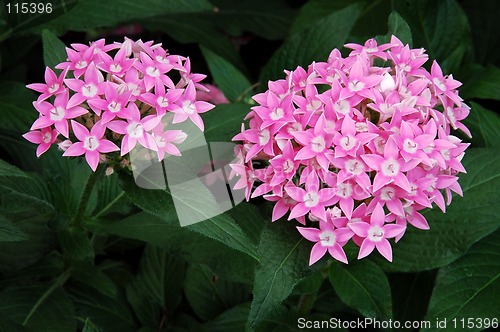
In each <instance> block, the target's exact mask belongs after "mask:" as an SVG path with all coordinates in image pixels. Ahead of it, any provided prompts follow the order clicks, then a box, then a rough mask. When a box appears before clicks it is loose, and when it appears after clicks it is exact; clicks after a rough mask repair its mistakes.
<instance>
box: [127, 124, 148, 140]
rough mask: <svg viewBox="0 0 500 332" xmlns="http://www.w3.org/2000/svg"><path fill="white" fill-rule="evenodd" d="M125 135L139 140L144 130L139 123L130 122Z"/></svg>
mask: <svg viewBox="0 0 500 332" xmlns="http://www.w3.org/2000/svg"><path fill="white" fill-rule="evenodd" d="M127 133H128V134H129V136H130V137H133V138H139V137H141V136H142V134H143V133H144V128H143V127H142V125H141V124H140V123H137V122H132V123H131V124H129V125H128V126H127Z"/></svg>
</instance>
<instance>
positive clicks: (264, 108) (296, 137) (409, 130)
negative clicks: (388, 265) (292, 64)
mask: <svg viewBox="0 0 500 332" xmlns="http://www.w3.org/2000/svg"><path fill="white" fill-rule="evenodd" d="M345 46H346V47H347V48H349V49H351V50H352V51H351V52H350V54H349V56H348V57H346V58H343V57H342V55H341V54H340V52H339V51H338V50H337V49H335V50H333V51H332V52H331V53H330V56H329V58H328V61H326V62H313V63H312V64H310V65H309V66H308V67H307V70H306V69H304V68H302V67H297V69H295V70H294V71H289V72H288V71H286V78H285V79H281V80H277V81H271V82H269V84H268V86H269V89H268V90H267V91H266V92H264V93H261V94H257V95H256V96H254V100H255V101H256V102H257V103H258V106H255V107H253V108H252V111H251V112H250V113H249V114H248V116H247V118H246V119H247V120H248V119H249V129H245V128H242V132H241V133H240V134H238V135H237V136H235V138H234V140H236V141H243V144H242V145H240V146H239V147H238V149H237V155H238V157H239V158H238V162H237V163H235V164H233V165H232V168H233V175H238V176H240V178H239V180H238V182H237V183H236V185H235V188H238V189H242V188H245V189H246V198H247V199H249V198H250V197H257V196H261V195H263V197H264V198H265V199H266V200H269V201H272V202H275V205H274V210H273V214H272V220H273V221H275V220H277V219H279V218H281V217H282V216H284V215H285V214H286V213H287V212H288V211H290V214H289V216H288V220H291V219H296V220H297V221H299V222H300V223H301V224H303V225H304V226H309V227H297V229H298V231H299V232H300V234H302V236H304V237H305V238H306V239H307V240H309V241H312V242H315V243H316V244H315V245H314V246H313V248H312V250H311V257H310V262H309V264H314V263H315V262H316V261H318V260H319V259H320V258H321V257H322V256H323V255H324V254H325V253H326V252H327V251H328V252H329V254H330V255H331V256H332V257H333V258H335V259H337V260H339V261H341V262H344V263H347V258H346V255H345V252H344V250H343V246H344V245H345V244H346V243H347V242H348V241H349V240H351V239H352V240H353V242H354V243H355V244H356V245H358V246H359V247H360V248H359V255H358V259H361V258H363V257H365V256H367V255H369V254H370V253H371V252H372V251H373V250H374V249H375V248H376V249H377V250H378V251H379V252H380V254H381V255H383V256H384V257H385V258H386V259H387V260H389V261H392V248H391V245H390V243H389V241H388V239H391V238H395V240H396V241H398V240H399V239H400V238H401V237H402V236H403V234H404V232H405V230H406V228H407V225H408V224H410V225H412V226H414V227H416V228H419V229H428V228H429V225H428V223H427V221H426V220H425V218H424V217H423V216H422V214H421V213H420V212H419V211H421V210H422V209H424V208H431V207H432V203H435V204H436V205H437V206H438V207H439V208H440V209H441V210H442V211H443V212H444V211H445V207H446V204H450V202H451V198H452V194H451V192H452V191H453V192H455V193H457V194H459V195H461V194H462V192H461V188H460V185H459V184H458V182H457V180H458V177H457V173H459V172H465V169H464V168H463V166H462V164H461V159H462V157H463V155H464V150H465V149H466V148H467V146H468V144H466V143H462V142H461V140H460V139H459V138H457V137H456V136H453V135H452V134H451V131H452V129H461V130H462V131H463V132H465V133H466V134H467V135H469V136H470V132H469V131H468V130H467V128H466V127H465V126H464V125H463V124H462V123H461V122H460V121H461V120H463V119H464V118H465V117H466V116H467V115H468V114H469V107H468V106H467V105H465V104H464V103H463V102H462V99H461V98H460V97H459V95H458V92H457V90H456V89H457V87H459V86H460V85H461V83H460V82H458V81H456V80H454V79H453V77H452V75H448V76H445V75H443V73H442V71H441V68H440V67H439V65H438V64H437V63H436V62H433V63H432V66H431V72H430V73H429V72H428V71H427V70H426V69H425V68H423V67H422V65H423V64H424V63H425V62H426V61H427V59H428V56H427V54H425V51H424V50H423V49H410V47H409V46H408V45H404V44H403V43H401V41H400V40H399V39H397V38H396V37H392V38H391V41H390V43H388V44H383V45H377V43H376V41H375V40H374V39H370V40H368V41H367V42H366V43H365V44H364V45H358V44H347V45H345ZM254 185H257V186H256V187H255V188H254ZM252 190H253V191H252ZM443 194H445V196H446V198H445V197H444V196H443Z"/></svg>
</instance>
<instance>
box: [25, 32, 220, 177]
mask: <svg viewBox="0 0 500 332" xmlns="http://www.w3.org/2000/svg"><path fill="white" fill-rule="evenodd" d="M71 46H72V48H67V55H68V59H67V61H66V62H63V63H60V64H58V65H57V66H56V68H57V69H60V70H61V73H60V74H59V75H57V74H56V73H55V72H54V71H53V70H51V69H50V68H49V67H47V68H46V71H45V83H39V84H30V85H28V87H29V88H30V89H32V90H35V91H37V92H39V93H41V94H40V96H39V98H38V99H37V101H35V102H34V103H33V105H34V107H35V108H36V110H37V111H38V112H39V113H40V115H39V117H38V118H37V119H36V120H35V122H34V123H33V126H32V127H31V131H30V132H28V133H26V134H24V135H23V136H24V137H25V138H26V139H27V140H28V141H30V142H32V143H35V144H38V148H37V156H40V155H41V154H43V153H44V152H46V151H47V150H48V149H49V148H50V146H51V145H52V144H58V146H59V148H60V149H61V150H63V151H64V154H63V156H69V157H71V156H82V155H85V159H86V161H87V162H88V164H89V166H90V167H91V168H92V170H94V171H95V170H96V168H97V166H98V164H99V162H101V163H108V164H109V165H110V167H114V166H116V165H121V166H129V165H130V164H129V159H128V158H127V154H129V152H130V151H131V150H132V149H133V148H134V147H135V146H138V145H140V146H142V147H144V148H146V149H148V151H153V152H154V153H156V155H157V157H158V160H162V159H163V158H164V157H165V154H170V155H180V151H179V149H178V147H177V146H176V145H178V144H180V143H182V142H183V141H184V140H185V139H186V133H184V132H183V131H182V130H170V129H168V126H167V125H166V123H171V124H175V123H180V122H183V121H186V120H188V119H189V120H191V121H192V122H193V123H194V124H195V125H196V126H197V127H198V128H199V129H200V130H202V131H203V130H204V126H203V120H202V118H201V117H200V115H199V113H204V112H206V111H208V110H210V109H212V108H213V107H214V106H213V105H212V104H210V103H208V102H205V101H200V100H197V91H201V90H203V91H207V89H206V88H205V87H204V86H203V85H202V84H201V83H200V82H201V81H202V80H203V79H204V78H205V75H202V74H196V73H192V72H191V64H190V60H189V58H185V57H182V56H179V55H171V54H169V53H168V52H167V51H166V50H165V49H164V48H162V45H161V44H154V43H153V42H152V41H149V42H142V41H141V40H138V41H132V40H130V39H127V38H126V39H125V40H124V42H123V43H113V44H106V43H105V41H104V39H101V40H98V41H95V42H93V43H91V44H90V45H84V44H72V45H71ZM167 118H168V119H167ZM109 169H110V168H109V167H108V170H109ZM111 171H112V168H111Z"/></svg>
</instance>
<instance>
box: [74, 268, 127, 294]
mask: <svg viewBox="0 0 500 332" xmlns="http://www.w3.org/2000/svg"><path fill="white" fill-rule="evenodd" d="M71 278H72V279H74V280H76V281H79V282H81V283H82V284H85V285H87V286H90V287H92V288H94V289H95V290H98V291H99V292H100V293H101V294H103V295H105V296H108V297H111V298H112V297H114V296H116V295H117V294H118V289H117V287H116V285H115V283H114V282H113V280H112V279H111V278H110V277H108V275H107V274H106V273H104V272H103V271H102V270H101V269H99V268H98V267H96V266H94V265H93V264H92V263H89V262H74V263H72V265H71Z"/></svg>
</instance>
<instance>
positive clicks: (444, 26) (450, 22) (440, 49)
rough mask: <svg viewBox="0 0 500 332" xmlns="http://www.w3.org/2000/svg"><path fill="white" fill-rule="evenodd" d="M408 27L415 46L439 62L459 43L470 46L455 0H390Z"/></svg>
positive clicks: (462, 18) (465, 26) (467, 30)
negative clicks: (424, 50) (422, 48)
mask: <svg viewBox="0 0 500 332" xmlns="http://www.w3.org/2000/svg"><path fill="white" fill-rule="evenodd" d="M392 3H393V7H394V8H393V9H394V10H396V11H397V12H398V13H399V14H401V16H402V17H403V18H404V19H405V20H406V22H408V24H409V25H410V27H411V30H412V35H413V41H414V43H415V45H418V46H419V47H424V48H425V49H426V50H427V51H428V52H429V54H430V55H431V57H433V58H435V59H438V60H440V61H443V60H444V59H446V57H448V56H449V55H450V54H451V53H452V52H453V51H454V50H455V49H458V48H460V46H461V45H470V40H471V37H470V28H469V24H468V21H467V17H466V16H465V13H464V12H463V10H462V8H461V7H460V5H459V4H458V3H457V2H456V1H455V0H443V1H433V0H423V1H393V2H392Z"/></svg>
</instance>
